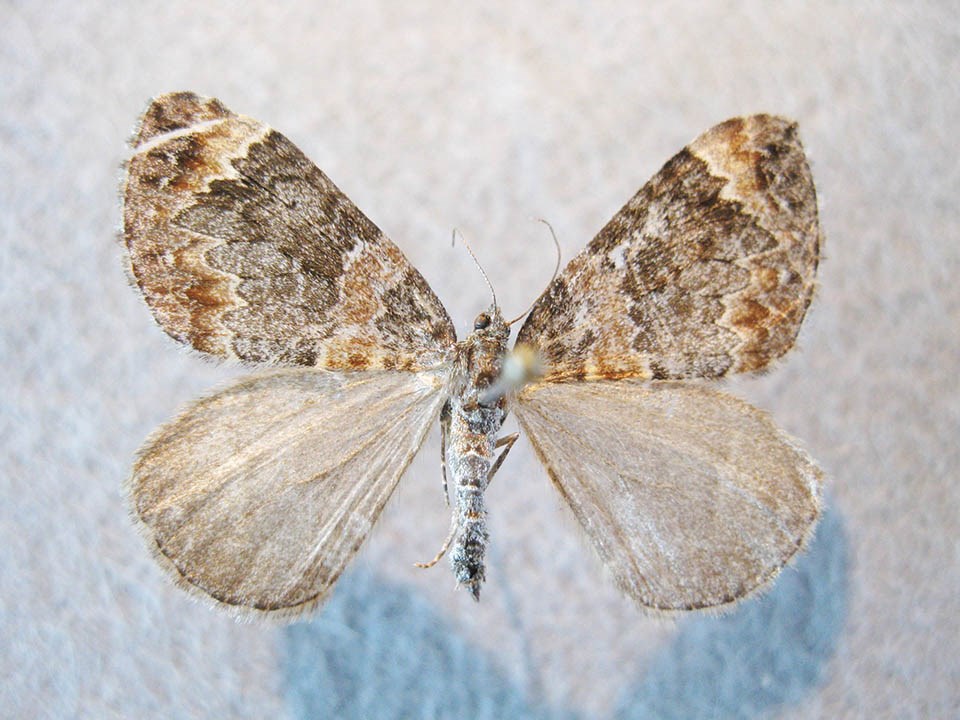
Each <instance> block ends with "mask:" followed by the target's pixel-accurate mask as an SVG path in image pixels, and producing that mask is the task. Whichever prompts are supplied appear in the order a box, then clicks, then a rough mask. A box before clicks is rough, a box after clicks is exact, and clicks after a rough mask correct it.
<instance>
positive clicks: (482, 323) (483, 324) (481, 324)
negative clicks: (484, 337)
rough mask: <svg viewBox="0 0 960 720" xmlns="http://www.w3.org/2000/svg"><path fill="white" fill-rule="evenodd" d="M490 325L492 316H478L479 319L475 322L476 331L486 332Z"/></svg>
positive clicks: (482, 314) (483, 314) (481, 314)
mask: <svg viewBox="0 0 960 720" xmlns="http://www.w3.org/2000/svg"><path fill="white" fill-rule="evenodd" d="M489 325H490V316H489V315H487V314H486V313H480V314H479V315H477V319H476V320H474V321H473V329H474V330H484V329H486V328H487V327H488V326H489Z"/></svg>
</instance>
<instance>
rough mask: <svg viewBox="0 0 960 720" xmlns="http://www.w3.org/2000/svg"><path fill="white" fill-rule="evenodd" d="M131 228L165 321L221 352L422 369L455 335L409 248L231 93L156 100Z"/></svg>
mask: <svg viewBox="0 0 960 720" xmlns="http://www.w3.org/2000/svg"><path fill="white" fill-rule="evenodd" d="M132 145H133V155H132V157H131V158H130V161H129V163H128V167H127V178H126V182H125V186H124V239H125V243H126V246H127V249H128V251H129V255H130V261H131V265H132V270H133V275H134V277H135V278H136V282H137V284H138V285H139V287H140V289H141V291H142V292H143V296H144V298H145V299H146V301H147V304H148V305H149V306H150V309H151V310H152V311H153V314H154V317H155V318H156V320H157V322H158V323H159V324H160V325H161V327H163V329H164V330H165V331H166V332H167V333H168V334H170V335H171V336H172V337H173V338H174V339H176V340H178V341H180V342H183V343H188V344H190V345H192V346H193V347H194V348H196V349H197V350H200V351H202V352H205V353H208V354H210V355H214V356H217V357H221V358H235V359H239V360H242V361H245V362H253V363H269V364H281V365H306V366H317V367H322V368H326V369H331V370H371V369H393V368H396V369H403V370H420V369H424V368H428V367H431V366H433V365H436V364H438V363H440V362H442V361H443V360H444V359H445V357H446V355H447V353H448V351H449V350H450V349H451V347H452V346H453V343H454V342H455V341H456V336H455V331H454V328H453V324H452V323H451V321H450V318H449V316H448V315H447V313H446V311H445V310H444V308H443V306H442V305H441V304H440V302H439V300H438V299H437V297H436V296H435V295H434V293H433V291H432V290H431V289H430V287H429V286H428V285H427V283H426V281H425V280H424V279H423V277H422V276H421V275H420V273H418V272H417V271H416V270H415V269H414V268H413V267H412V266H411V265H410V263H409V262H408V261H407V260H406V258H404V256H403V254H402V253H401V252H400V250H399V249H398V248H397V247H396V245H394V244H393V243H392V242H391V241H390V240H389V239H387V238H386V236H384V234H383V233H382V232H381V231H380V230H379V229H378V228H377V227H376V226H375V225H374V224H373V223H372V222H370V220H368V219H367V218H366V216H364V214H363V213H362V212H360V210H358V209H357V208H356V206H354V205H353V203H352V202H350V200H349V199H348V198H347V197H346V196H345V195H344V194H343V193H342V192H340V190H339V189H338V188H337V187H336V186H335V185H334V184H333V183H332V182H331V181H330V179H329V178H328V177H327V176H326V175H324V174H323V172H321V171H320V170H319V169H318V168H317V167H316V166H315V165H313V163H311V162H310V161H309V160H308V159H307V158H306V157H305V156H304V155H303V153H302V152H300V150H298V149H297V148H296V147H295V146H294V145H293V143H291V142H290V141H289V140H287V139H286V138H285V137H284V136H283V135H281V134H280V133H278V132H276V131H275V130H272V129H270V128H269V127H267V126H266V125H264V124H262V123H260V122H258V121H256V120H253V119H251V118H248V117H244V116H242V115H236V114H234V113H232V112H230V111H229V110H228V109H227V108H225V107H224V106H223V105H222V104H221V103H220V102H219V101H217V100H213V99H209V98H201V97H198V96H197V95H194V94H192V93H173V94H169V95H164V96H161V97H159V98H157V99H155V100H154V101H153V103H152V104H151V105H150V107H149V108H148V109H147V111H146V113H145V114H144V116H143V118H142V120H141V123H140V127H139V130H138V132H137V134H136V136H135V138H134V140H133V143H132Z"/></svg>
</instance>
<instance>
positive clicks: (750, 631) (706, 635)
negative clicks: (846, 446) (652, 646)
mask: <svg viewBox="0 0 960 720" xmlns="http://www.w3.org/2000/svg"><path fill="white" fill-rule="evenodd" d="M847 564H848V563H847V539H846V534H845V532H844V529H843V522H842V519H841V517H840V515H839V514H838V513H837V511H835V510H828V511H827V512H825V513H824V515H823V517H822V518H821V520H820V526H819V527H818V528H817V534H816V536H815V537H814V540H813V542H812V543H811V544H810V547H809V549H808V550H807V552H806V553H805V554H803V555H801V556H800V557H799V558H798V559H797V561H796V563H795V565H794V566H793V567H790V568H787V569H785V570H784V571H783V573H781V575H780V577H779V578H778V579H777V582H776V583H775V584H774V586H773V588H772V589H771V590H770V591H769V592H768V593H767V594H766V595H764V596H763V597H760V598H758V599H756V600H751V601H748V602H746V603H744V604H743V605H742V606H740V607H739V608H737V610H736V611H735V612H733V613H731V614H730V615H727V616H723V617H719V618H710V617H698V618H691V619H690V620H687V621H686V622H685V624H684V625H682V627H681V630H680V632H679V634H678V635H677V637H676V639H675V640H674V641H673V642H672V643H670V645H668V646H667V647H665V648H664V650H663V651H662V653H661V654H660V655H659V656H657V657H655V658H654V660H653V663H652V664H651V665H650V667H649V669H648V670H647V671H646V672H645V673H644V675H643V677H642V678H641V679H640V680H639V682H638V684H636V685H635V686H634V687H633V688H631V689H630V690H629V691H628V692H627V693H626V694H625V696H624V697H623V698H622V699H621V702H620V703H619V712H617V714H616V717H617V718H618V719H619V720H633V719H634V718H637V719H639V718H663V719H667V718H677V719H678V720H679V719H680V718H683V720H698V719H699V718H756V717H767V716H769V715H770V714H771V713H772V714H775V713H776V709H777V708H778V707H786V706H790V705H795V704H798V703H800V702H801V701H802V699H803V698H804V696H805V695H806V694H807V693H808V692H809V691H810V690H811V689H813V688H814V687H816V686H817V684H818V683H819V682H820V679H821V676H822V674H823V671H824V669H825V667H826V665H827V662H828V661H829V660H830V658H831V657H832V656H833V654H834V651H835V650H836V646H837V641H838V639H839V636H840V633H841V632H842V630H843V625H844V621H845V618H846V611H847V569H848V568H847Z"/></svg>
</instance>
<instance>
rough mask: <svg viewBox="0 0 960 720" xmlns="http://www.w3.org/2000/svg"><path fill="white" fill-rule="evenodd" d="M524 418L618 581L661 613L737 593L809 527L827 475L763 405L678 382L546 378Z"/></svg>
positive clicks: (754, 585)
mask: <svg viewBox="0 0 960 720" xmlns="http://www.w3.org/2000/svg"><path fill="white" fill-rule="evenodd" d="M519 400H520V402H518V403H517V404H516V405H515V406H514V407H515V409H516V412H517V417H518V419H519V421H520V424H521V426H522V427H523V429H524V430H525V432H526V434H527V437H528V438H529V439H530V442H531V443H532V444H533V447H534V448H535V450H536V452H537V455H538V456H539V458H540V460H541V462H542V463H543V464H544V466H545V467H546V469H547V472H548V473H549V475H550V477H551V479H552V480H553V483H554V485H555V486H556V487H557V489H558V490H559V491H560V493H561V494H562V495H563V497H564V498H565V499H566V501H567V503H569V505H570V508H571V509H572V510H573V513H574V515H576V517H577V519H578V520H579V521H580V524H581V525H582V526H583V528H584V530H585V531H586V534H587V536H588V537H589V538H590V540H591V542H592V544H593V546H594V548H595V549H596V551H597V552H598V553H599V555H600V558H601V559H602V560H603V562H604V563H605V564H606V566H607V567H608V568H609V570H610V572H611V573H612V574H613V577H614V578H615V580H616V582H617V584H618V585H619V586H620V587H621V588H622V589H623V591H624V592H626V593H627V594H628V595H629V596H630V597H632V598H633V599H634V600H636V601H637V602H638V603H640V604H641V605H644V606H646V607H649V608H655V609H658V610H663V611H676V610H692V609H698V608H708V607H716V606H723V605H727V604H730V603H732V602H735V601H737V600H739V599H741V598H743V597H745V596H747V595H749V594H750V593H751V592H753V591H754V590H757V589H758V588H761V587H763V586H764V585H765V584H766V583H768V582H769V581H771V580H772V579H773V578H774V577H775V576H776V575H777V573H778V572H779V571H780V569H781V568H782V567H783V565H784V564H785V563H786V562H787V561H788V560H789V559H790V558H791V557H792V556H793V555H794V554H795V553H796V552H797V551H798V550H799V549H801V547H802V546H803V545H804V543H805V542H806V540H807V539H808V538H809V537H810V535H811V533H812V531H813V527H814V524H815V523H816V520H817V517H818V515H819V511H820V493H821V482H822V476H821V472H820V470H819V469H818V468H817V467H816V466H815V465H814V464H813V462H812V460H811V459H810V458H809V457H808V456H807V454H806V453H805V452H804V451H803V450H801V449H800V448H798V447H797V446H796V445H795V444H794V443H793V442H792V441H791V440H790V438H788V437H787V436H786V435H785V434H784V433H782V432H781V431H780V430H779V429H777V427H776V426H775V425H774V424H773V423H772V422H771V421H770V420H769V419H768V418H767V416H766V415H764V414H763V413H762V412H760V411H759V410H757V409H756V408H753V407H751V406H750V405H748V404H747V403H745V402H743V401H741V400H738V399H736V398H734V397H732V396H730V395H727V394H725V393H722V392H719V391H717V390H714V389H711V388H708V387H704V386H701V385H691V384H689V383H678V382H670V381H662V382H658V381H655V382H652V383H641V382H637V381H630V380H624V381H619V382H613V381H597V382H590V383H564V384H551V383H547V384H540V385H534V386H530V387H529V388H527V389H526V390H524V391H523V393H521V395H520V397H519Z"/></svg>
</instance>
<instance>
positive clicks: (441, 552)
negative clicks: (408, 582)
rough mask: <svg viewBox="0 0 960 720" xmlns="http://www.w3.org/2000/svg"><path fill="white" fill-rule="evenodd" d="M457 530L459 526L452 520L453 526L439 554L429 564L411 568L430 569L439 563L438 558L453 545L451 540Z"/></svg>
mask: <svg viewBox="0 0 960 720" xmlns="http://www.w3.org/2000/svg"><path fill="white" fill-rule="evenodd" d="M458 529H459V525H457V521H456V520H454V521H453V525H452V526H451V527H450V534H449V535H447V539H446V540H444V541H443V547H442V548H440V552H438V553H437V554H436V556H435V557H434V558H433V560H430V561H429V562H418V563H414V564H413V566H414V567H418V568H424V569H426V568H432V567H433V566H434V565H436V564H437V563H438V562H440V558H442V557H443V556H444V555H446V554H447V550H449V549H450V545H451V544H452V543H453V539H454V538H455V537H456V536H457V530H458Z"/></svg>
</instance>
